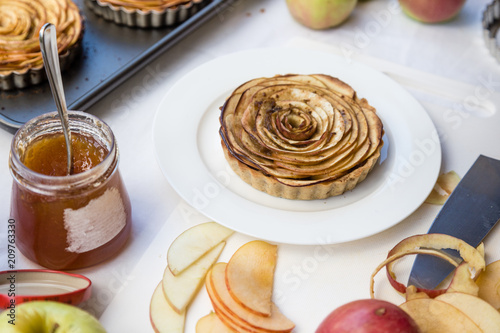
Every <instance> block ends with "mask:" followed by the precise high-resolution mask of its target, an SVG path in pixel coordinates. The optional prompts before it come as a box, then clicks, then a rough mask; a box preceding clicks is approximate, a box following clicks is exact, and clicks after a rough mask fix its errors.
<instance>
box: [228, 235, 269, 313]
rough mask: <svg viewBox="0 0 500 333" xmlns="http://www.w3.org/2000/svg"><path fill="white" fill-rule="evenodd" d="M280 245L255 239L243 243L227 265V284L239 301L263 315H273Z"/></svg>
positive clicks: (235, 298) (232, 294)
mask: <svg viewBox="0 0 500 333" xmlns="http://www.w3.org/2000/svg"><path fill="white" fill-rule="evenodd" d="M276 256H277V246H276V245H272V244H269V243H267V242H264V241H260V240H256V241H252V242H248V243H246V244H245V245H243V246H241V247H240V248H239V249H238V250H237V251H236V252H235V253H234V254H233V256H232V257H231V259H230V260H229V262H228V263H227V268H226V284H227V289H228V290H229V293H230V294H231V296H232V297H233V298H234V300H235V301H236V302H238V303H239V304H241V305H242V306H243V307H245V308H247V309H248V310H250V311H252V312H254V313H256V314H258V315H261V316H270V315H271V303H272V301H271V298H272V293H273V281H274V269H275V268H276Z"/></svg>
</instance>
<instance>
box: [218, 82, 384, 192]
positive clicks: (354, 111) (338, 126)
mask: <svg viewBox="0 0 500 333" xmlns="http://www.w3.org/2000/svg"><path fill="white" fill-rule="evenodd" d="M220 124H221V126H220V131H219V133H220V136H221V141H222V148H223V150H224V154H225V157H226V159H227V161H228V162H229V165H230V166H231V168H232V169H233V170H234V171H235V172H236V174H238V175H239V176H240V177H241V178H242V179H243V180H244V181H245V182H247V183H248V184H250V185H251V186H253V187H254V188H256V189H258V190H260V191H263V192H266V193H268V194H270V195H273V196H277V197H283V198H287V199H300V200H312V199H325V198H328V197H331V196H336V195H340V194H342V193H344V192H345V191H349V190H352V189H353V188H354V187H355V186H356V185H357V184H359V183H360V182H361V181H363V180H364V179H365V178H366V176H367V175H368V173H369V172H370V171H371V170H372V169H373V168H374V167H375V165H376V164H377V160H378V159H379V157H380V151H381V148H382V146H383V141H382V135H383V125H382V122H381V120H380V119H379V117H378V116H377V114H376V110H375V108H374V107H372V106H370V105H369V104H368V102H367V101H366V99H363V98H362V99H360V98H358V96H357V95H356V92H355V91H354V89H353V88H351V87H350V86H349V85H348V84H346V83H344V82H342V81H341V80H339V79H337V78H334V77H331V76H328V75H323V74H316V75H278V76H274V77H271V78H257V79H253V80H250V81H248V82H246V83H244V84H243V85H241V86H240V87H238V88H236V90H234V91H233V93H232V94H231V95H230V96H229V98H228V99H227V100H226V102H225V103H224V105H223V106H222V108H221V115H220Z"/></svg>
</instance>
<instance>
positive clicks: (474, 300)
mask: <svg viewBox="0 0 500 333" xmlns="http://www.w3.org/2000/svg"><path fill="white" fill-rule="evenodd" d="M436 300H438V301H442V302H445V303H448V304H450V305H453V306H454V307H456V308H457V309H459V310H460V311H462V312H463V313H464V314H465V315H466V316H468V317H469V318H470V319H472V321H473V322H474V323H476V325H477V326H479V328H480V329H481V330H482V331H483V332H484V333H498V332H500V312H498V311H497V310H496V309H495V308H494V307H492V306H491V305H490V304H489V303H488V302H486V301H484V300H482V299H480V298H479V297H476V296H473V295H469V294H464V293H445V294H442V295H439V296H438V297H436ZM462 332H463V331H462Z"/></svg>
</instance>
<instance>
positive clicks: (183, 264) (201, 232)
mask: <svg viewBox="0 0 500 333" xmlns="http://www.w3.org/2000/svg"><path fill="white" fill-rule="evenodd" d="M233 232H234V231H232V230H230V229H228V228H226V227H223V226H221V225H220V224H217V223H215V222H205V223H202V224H198V225H196V226H194V227H191V228H189V229H187V230H186V231H184V232H183V233H181V234H180V235H179V236H178V237H177V238H176V239H174V241H173V242H172V244H171V245H170V247H169V248H168V252H167V262H168V268H169V269H170V271H171V272H172V274H174V275H178V274H180V273H181V272H182V271H184V270H185V269H186V268H188V267H189V266H191V265H192V264H193V263H194V262H195V261H196V260H198V259H199V258H201V257H202V256H203V255H204V254H205V253H207V252H208V251H210V250H211V249H213V248H214V247H215V246H216V245H217V244H219V243H220V242H222V241H224V240H225V239H226V238H228V237H229V236H231V235H232V234H233Z"/></svg>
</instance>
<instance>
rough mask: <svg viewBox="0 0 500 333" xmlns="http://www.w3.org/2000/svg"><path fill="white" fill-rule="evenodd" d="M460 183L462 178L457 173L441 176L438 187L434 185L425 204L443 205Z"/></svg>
mask: <svg viewBox="0 0 500 333" xmlns="http://www.w3.org/2000/svg"><path fill="white" fill-rule="evenodd" d="M458 183H460V176H459V175H458V174H457V173H456V172H455V171H449V172H447V173H443V174H441V175H439V177H438V179H437V181H436V185H434V188H433V189H432V191H431V193H430V194H429V196H428V197H427V199H425V202H426V203H429V204H434V205H443V204H444V203H445V202H446V200H447V199H448V197H449V196H450V194H451V192H453V190H454V189H455V188H456V187H457V185H458Z"/></svg>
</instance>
